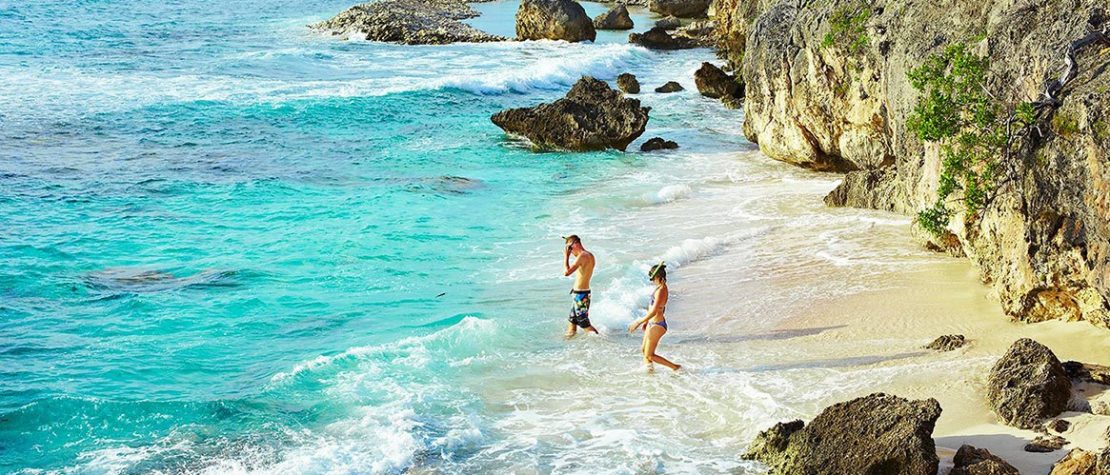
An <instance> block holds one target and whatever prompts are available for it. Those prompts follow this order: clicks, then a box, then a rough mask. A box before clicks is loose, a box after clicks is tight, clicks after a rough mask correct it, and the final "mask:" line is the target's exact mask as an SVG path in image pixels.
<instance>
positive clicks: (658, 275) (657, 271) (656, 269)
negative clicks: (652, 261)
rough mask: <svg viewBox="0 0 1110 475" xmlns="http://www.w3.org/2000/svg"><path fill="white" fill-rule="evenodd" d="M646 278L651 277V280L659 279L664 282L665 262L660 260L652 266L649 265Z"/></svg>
mask: <svg viewBox="0 0 1110 475" xmlns="http://www.w3.org/2000/svg"><path fill="white" fill-rule="evenodd" d="M648 279H651V280H655V279H659V280H661V281H663V282H666V281H667V264H666V263H663V262H660V263H658V264H656V265H654V266H651V270H650V271H648Z"/></svg>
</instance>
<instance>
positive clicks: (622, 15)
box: [594, 3, 635, 30]
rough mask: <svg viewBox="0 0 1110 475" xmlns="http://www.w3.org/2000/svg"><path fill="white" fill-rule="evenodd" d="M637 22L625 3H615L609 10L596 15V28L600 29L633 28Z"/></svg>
mask: <svg viewBox="0 0 1110 475" xmlns="http://www.w3.org/2000/svg"><path fill="white" fill-rule="evenodd" d="M633 26H635V24H634V23H633V22H632V16H630V15H629V14H628V7H627V6H625V4H623V3H618V4H616V5H613V7H612V8H610V9H609V11H607V12H605V13H602V14H600V15H598V16H596V17H594V28H596V29H598V30H631V29H632V27H633Z"/></svg>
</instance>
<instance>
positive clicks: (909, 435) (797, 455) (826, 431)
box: [743, 393, 941, 475]
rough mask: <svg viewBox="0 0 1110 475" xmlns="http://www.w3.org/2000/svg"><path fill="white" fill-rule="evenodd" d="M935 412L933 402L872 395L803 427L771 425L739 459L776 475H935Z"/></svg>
mask: <svg viewBox="0 0 1110 475" xmlns="http://www.w3.org/2000/svg"><path fill="white" fill-rule="evenodd" d="M940 411H941V409H940V404H939V403H937V401H936V400H935V399H928V400H923V401H910V400H908V399H904V398H900V397H897V396H888V395H885V394H882V393H876V394H872V395H870V396H866V397H862V398H858V399H853V400H851V401H848V402H843V403H839V404H834V405H832V406H829V407H828V408H826V409H825V410H824V411H823V412H821V414H820V415H818V416H817V417H816V418H814V419H813V421H812V422H810V423H809V424H808V425H806V424H803V423H802V422H801V421H794V422H789V423H782V424H777V425H775V426H774V427H772V428H771V429H769V430H767V431H766V432H762V433H760V434H759V436H758V437H756V439H755V441H754V442H753V443H752V445H751V447H750V448H749V449H748V452H747V453H746V454H744V456H743V457H744V458H746V459H753V460H758V461H760V462H763V463H764V464H765V465H767V466H769V467H770V468H771V471H772V473H778V474H799V475H821V474H830V473H844V474H848V473H852V474H875V475H880V474H899V475H936V473H937V467H938V465H939V463H940V460H939V459H938V458H937V454H936V446H935V445H934V443H933V437H932V434H933V428H934V426H935V425H936V422H937V418H939V417H940Z"/></svg>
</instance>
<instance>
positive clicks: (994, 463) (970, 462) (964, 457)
mask: <svg viewBox="0 0 1110 475" xmlns="http://www.w3.org/2000/svg"><path fill="white" fill-rule="evenodd" d="M952 464H953V465H954V466H953V467H952V471H951V472H948V475H1020V472H1018V469H1016V468H1014V466H1013V465H1010V464H1009V463H1007V462H1006V461H1005V460H1002V459H1001V458H999V457H998V456H997V455H994V454H992V453H990V451H989V450H987V449H977V448H975V447H972V446H970V445H962V446H960V449H959V450H957V451H956V456H955V457H953V458H952Z"/></svg>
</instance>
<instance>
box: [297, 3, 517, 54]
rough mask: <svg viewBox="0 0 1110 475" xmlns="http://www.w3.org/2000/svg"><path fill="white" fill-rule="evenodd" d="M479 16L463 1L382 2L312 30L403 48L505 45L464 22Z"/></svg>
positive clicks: (357, 8) (347, 12)
mask: <svg viewBox="0 0 1110 475" xmlns="http://www.w3.org/2000/svg"><path fill="white" fill-rule="evenodd" d="M476 16H478V12H477V11H476V10H474V9H473V8H470V6H469V5H467V4H466V3H464V2H462V1H460V0H380V1H376V2H370V3H363V4H360V5H355V6H353V7H351V8H348V9H347V10H345V11H343V12H342V13H340V14H338V15H336V16H334V17H332V18H331V19H329V20H326V21H322V22H320V23H317V24H315V25H312V26H311V27H312V28H314V29H316V30H320V31H326V32H331V33H332V34H334V35H345V36H347V37H352V38H359V39H365V40H370V41H386V42H390V43H402V44H413V45H416V44H446V43H457V42H465V43H482V42H490V41H505V38H504V37H501V36H497V35H491V34H489V33H486V32H484V31H481V30H479V29H477V28H474V27H472V26H470V25H467V24H466V23H463V22H462V21H461V20H465V19H467V18H473V17H476Z"/></svg>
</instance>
